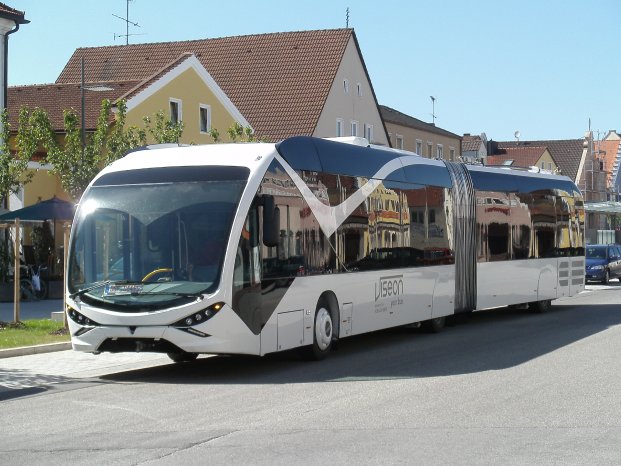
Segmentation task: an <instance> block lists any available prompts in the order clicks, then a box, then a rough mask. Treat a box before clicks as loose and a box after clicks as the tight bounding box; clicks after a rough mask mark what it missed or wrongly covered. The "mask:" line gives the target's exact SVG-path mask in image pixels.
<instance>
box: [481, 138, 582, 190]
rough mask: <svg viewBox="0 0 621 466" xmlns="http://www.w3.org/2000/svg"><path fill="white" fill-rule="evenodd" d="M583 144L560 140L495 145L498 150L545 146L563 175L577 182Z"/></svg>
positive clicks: (510, 142) (580, 140)
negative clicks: (517, 146)
mask: <svg viewBox="0 0 621 466" xmlns="http://www.w3.org/2000/svg"><path fill="white" fill-rule="evenodd" d="M583 142H584V139H559V140H549V141H520V142H519V143H517V142H516V141H504V142H503V141H501V142H494V145H495V146H496V147H497V148H498V149H507V148H510V147H515V146H516V145H517V144H519V145H520V146H535V147H543V146H545V147H547V148H548V151H549V152H550V155H551V156H552V158H553V159H554V161H555V162H556V165H557V166H558V167H559V168H560V171H561V174H562V175H565V176H568V177H569V178H571V179H572V181H576V175H577V174H578V168H579V167H580V160H581V159H582V150H583ZM496 152H498V151H497V150H496V151H494V153H493V154H491V155H495V154H496Z"/></svg>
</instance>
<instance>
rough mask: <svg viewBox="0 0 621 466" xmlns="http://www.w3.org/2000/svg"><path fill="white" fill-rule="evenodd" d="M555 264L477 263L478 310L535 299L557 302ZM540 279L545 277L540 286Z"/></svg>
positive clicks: (551, 261)
mask: <svg viewBox="0 0 621 466" xmlns="http://www.w3.org/2000/svg"><path fill="white" fill-rule="evenodd" d="M556 261H557V260H556V259H530V260H513V261H498V262H480V263H479V264H477V274H478V282H477V309H490V308H494V307H499V306H508V305H511V304H521V303H528V302H531V301H534V298H535V297H536V296H539V299H554V298H556ZM541 277H544V278H543V282H542V281H541V280H542V278H541ZM545 277H549V278H551V280H546V278H545ZM542 296H545V297H542Z"/></svg>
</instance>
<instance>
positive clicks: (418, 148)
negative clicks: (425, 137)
mask: <svg viewBox="0 0 621 466" xmlns="http://www.w3.org/2000/svg"><path fill="white" fill-rule="evenodd" d="M416 153H417V154H418V155H423V141H421V140H420V139H417V140H416Z"/></svg>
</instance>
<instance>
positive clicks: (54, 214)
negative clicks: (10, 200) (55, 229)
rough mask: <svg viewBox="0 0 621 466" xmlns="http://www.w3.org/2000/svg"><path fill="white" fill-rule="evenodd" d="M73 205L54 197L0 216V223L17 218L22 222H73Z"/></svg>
mask: <svg viewBox="0 0 621 466" xmlns="http://www.w3.org/2000/svg"><path fill="white" fill-rule="evenodd" d="M74 209H75V205H74V204H73V203H71V202H67V201H63V200H62V199H58V198H57V197H56V196H54V197H53V198H51V199H48V200H46V201H41V202H38V203H37V204H34V205H31V206H28V207H24V208H23V209H17V210H13V211H12V212H6V213H4V214H2V215H0V222H9V221H13V220H15V219H16V218H19V219H20V220H23V221H28V220H30V221H44V220H68V221H71V220H73V214H74Z"/></svg>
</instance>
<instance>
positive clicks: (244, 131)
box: [209, 121, 265, 143]
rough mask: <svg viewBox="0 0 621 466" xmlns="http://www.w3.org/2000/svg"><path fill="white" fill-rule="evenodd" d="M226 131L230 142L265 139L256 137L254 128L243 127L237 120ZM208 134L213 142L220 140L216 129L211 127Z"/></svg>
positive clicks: (260, 140) (261, 140)
mask: <svg viewBox="0 0 621 466" xmlns="http://www.w3.org/2000/svg"><path fill="white" fill-rule="evenodd" d="M226 132H227V134H228V135H229V139H230V140H231V142H263V141H264V140H265V138H264V137H262V138H257V137H256V136H255V134H254V130H253V129H252V128H251V127H250V126H245V127H244V126H242V125H241V124H240V123H238V122H237V121H236V122H235V123H233V124H232V125H231V126H230V127H229V128H228V129H227V130H226ZM209 135H210V136H211V139H213V142H216V143H218V142H221V141H220V133H219V132H218V130H217V129H215V128H212V129H211V131H210V132H209Z"/></svg>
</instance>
